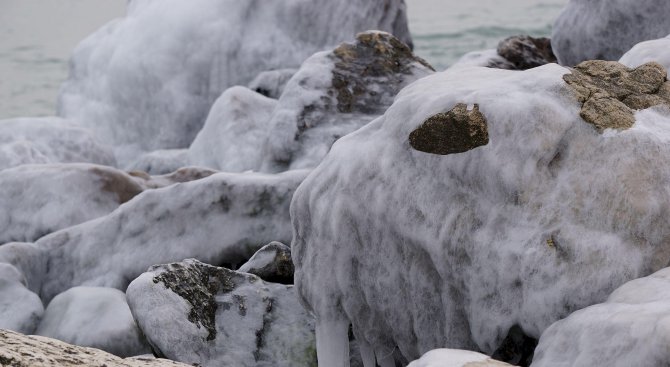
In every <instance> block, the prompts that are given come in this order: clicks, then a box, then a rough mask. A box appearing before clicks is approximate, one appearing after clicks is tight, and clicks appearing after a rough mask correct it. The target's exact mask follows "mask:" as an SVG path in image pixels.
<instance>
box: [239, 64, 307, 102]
mask: <svg viewBox="0 0 670 367" xmlns="http://www.w3.org/2000/svg"><path fill="white" fill-rule="evenodd" d="M297 71H298V69H280V70H269V71H264V72H262V73H260V74H258V76H256V77H255V78H254V80H252V81H251V82H250V83H249V85H248V87H249V89H251V90H253V91H254V92H257V93H260V94H262V95H264V96H266V97H270V98H275V99H277V98H279V97H280V96H281V94H282V93H284V88H285V87H286V83H288V81H289V80H290V79H291V78H292V77H293V75H295V73H296V72H297Z"/></svg>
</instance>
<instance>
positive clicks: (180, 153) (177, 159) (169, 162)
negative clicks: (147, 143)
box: [125, 149, 190, 175]
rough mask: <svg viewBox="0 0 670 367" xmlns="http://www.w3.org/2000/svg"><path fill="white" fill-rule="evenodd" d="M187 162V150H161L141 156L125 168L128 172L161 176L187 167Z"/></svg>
mask: <svg viewBox="0 0 670 367" xmlns="http://www.w3.org/2000/svg"><path fill="white" fill-rule="evenodd" d="M189 162H190V161H189V154H188V149H162V150H155V151H153V152H149V153H146V154H143V155H141V156H140V157H139V158H137V160H135V161H133V162H132V163H130V164H129V165H127V166H126V167H125V168H127V169H128V170H129V171H143V172H147V173H150V174H152V175H163V174H167V173H170V172H174V171H176V170H178V169H179V168H181V167H185V166H189V165H190V163H189Z"/></svg>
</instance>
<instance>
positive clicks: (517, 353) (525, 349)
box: [491, 325, 537, 367]
mask: <svg viewBox="0 0 670 367" xmlns="http://www.w3.org/2000/svg"><path fill="white" fill-rule="evenodd" d="M535 347H537V339H535V338H531V337H529V336H528V335H526V333H525V332H524V331H523V329H521V327H520V326H519V325H514V326H512V327H511V328H510V329H509V331H508V332H507V337H506V338H505V339H504V340H503V342H502V344H500V347H498V349H496V351H495V352H493V355H492V356H491V358H493V359H496V360H499V361H503V362H507V363H509V364H512V365H515V366H521V367H528V366H530V364H531V363H532V362H533V355H534V354H535Z"/></svg>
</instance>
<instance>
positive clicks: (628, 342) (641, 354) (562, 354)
mask: <svg viewBox="0 0 670 367" xmlns="http://www.w3.org/2000/svg"><path fill="white" fill-rule="evenodd" d="M669 322H670V268H665V269H663V270H661V271H658V272H656V273H654V274H652V275H650V276H648V277H645V278H640V279H636V280H633V281H630V282H628V283H626V284H624V285H623V286H621V287H620V288H618V289H617V290H616V291H614V293H612V295H610V297H609V298H608V299H607V302H605V303H602V304H598V305H594V306H591V307H587V308H585V309H583V310H579V311H577V312H575V313H573V314H572V315H570V316H569V317H568V318H566V319H564V320H561V321H559V322H557V323H555V324H554V325H552V326H551V327H550V328H548V329H547V330H546V331H545V332H544V333H543V334H542V338H541V339H540V344H539V345H538V348H537V350H536V353H535V359H534V361H533V367H549V366H551V367H559V366H560V367H578V366H584V367H586V366H608V367H627V366H638V367H655V366H665V365H667V364H668V360H670V350H668V344H670V323H669Z"/></svg>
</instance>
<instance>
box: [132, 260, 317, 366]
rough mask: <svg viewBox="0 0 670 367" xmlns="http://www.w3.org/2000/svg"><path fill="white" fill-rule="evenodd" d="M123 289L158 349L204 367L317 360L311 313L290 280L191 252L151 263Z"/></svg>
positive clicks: (307, 363) (295, 363) (297, 363)
mask: <svg viewBox="0 0 670 367" xmlns="http://www.w3.org/2000/svg"><path fill="white" fill-rule="evenodd" d="M127 294H128V302H129V304H130V308H131V310H132V312H133V315H134V316H135V319H137V322H138V324H139V325H140V328H141V329H142V330H143V331H144V334H145V335H146V337H147V340H148V341H149V342H150V343H151V345H152V346H153V349H154V351H156V352H157V353H159V355H160V354H162V355H164V356H166V357H168V358H170V359H173V360H177V361H181V362H185V363H189V364H195V363H197V364H198V365H199V366H205V367H206V366H241V367H251V366H267V367H270V366H276V367H300V366H314V365H315V362H316V361H315V359H316V355H315V347H314V319H313V318H312V317H311V316H309V315H308V314H307V312H306V311H305V310H304V309H303V308H302V306H301V305H300V303H299V302H298V298H297V297H296V295H295V291H294V289H293V286H287V285H283V284H274V283H266V282H264V281H263V280H261V279H260V278H258V277H256V276H255V275H251V274H246V273H239V272H235V271H232V270H228V269H226V268H217V267H214V266H211V265H207V264H203V263H201V262H199V261H197V260H193V259H189V260H185V261H183V262H181V263H174V264H169V265H158V266H154V267H152V268H151V269H149V271H148V272H147V273H144V274H142V275H141V276H140V277H139V278H137V279H136V280H134V281H133V282H132V283H131V284H130V286H129V287H128V291H127Z"/></svg>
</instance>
